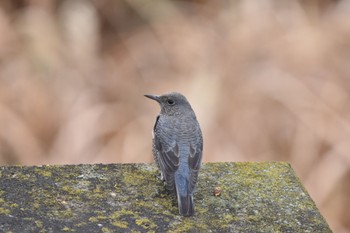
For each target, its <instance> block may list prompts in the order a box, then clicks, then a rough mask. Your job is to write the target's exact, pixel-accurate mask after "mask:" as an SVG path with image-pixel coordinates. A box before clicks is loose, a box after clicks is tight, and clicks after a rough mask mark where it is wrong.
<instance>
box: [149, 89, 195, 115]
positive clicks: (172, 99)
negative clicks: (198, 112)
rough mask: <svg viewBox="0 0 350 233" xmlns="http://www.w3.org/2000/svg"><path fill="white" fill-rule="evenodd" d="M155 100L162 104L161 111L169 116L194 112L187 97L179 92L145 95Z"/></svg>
mask: <svg viewBox="0 0 350 233" xmlns="http://www.w3.org/2000/svg"><path fill="white" fill-rule="evenodd" d="M145 96H146V97H147V98H150V99H152V100H155V101H157V102H158V103H159V105H160V109H161V110H160V113H161V114H163V115H167V116H174V115H181V114H192V113H193V110H192V108H191V105H190V103H189V102H188V101H187V99H186V97H185V96H183V95H182V94H180V93H178V92H170V93H166V94H163V95H145Z"/></svg>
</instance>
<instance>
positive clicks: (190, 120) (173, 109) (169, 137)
mask: <svg viewBox="0 0 350 233" xmlns="http://www.w3.org/2000/svg"><path fill="white" fill-rule="evenodd" d="M145 96H146V97H148V98H150V99H153V100H155V101H157V102H158V103H159V105H160V108H161V110H160V113H159V115H158V116H157V119H156V123H155V125H154V128H153V156H154V159H155V161H156V163H157V165H158V168H159V169H160V173H161V179H162V180H164V182H165V186H166V188H167V189H168V190H169V191H170V192H172V193H174V194H176V196H177V202H178V206H179V212H180V214H181V215H183V216H192V215H194V203H193V192H194V189H195V185H196V183H197V177H198V171H199V168H200V166H201V162H202V151H203V138H202V132H201V129H200V126H199V123H198V121H197V118H196V115H195V113H194V112H193V110H192V108H191V105H190V103H189V102H188V101H187V99H186V97H185V96H183V95H182V94H180V93H177V92H171V93H167V94H164V95H160V96H158V95H145Z"/></svg>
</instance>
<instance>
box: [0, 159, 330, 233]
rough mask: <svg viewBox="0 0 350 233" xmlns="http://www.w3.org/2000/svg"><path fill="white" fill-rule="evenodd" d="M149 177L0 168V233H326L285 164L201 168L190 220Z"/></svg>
mask: <svg viewBox="0 0 350 233" xmlns="http://www.w3.org/2000/svg"><path fill="white" fill-rule="evenodd" d="M157 175H158V172H157V169H156V167H155V166H154V165H150V164H107V165H102V164H93V165H66V166H34V167H26V166H3V167H0V231H1V232H123V231H128V232H130V229H132V230H134V231H135V232H167V231H169V232H188V231H191V232H210V231H212V232H223V231H224V232H225V231H228V232H331V230H330V229H329V227H328V225H327V223H326V222H325V220H324V219H323V217H322V216H321V214H320V213H319V211H318V210H317V208H316V206H315V204H314V202H313V201H312V200H311V198H310V196H309V195H308V193H307V192H306V190H305V189H304V188H303V186H302V184H301V183H300V181H299V179H298V178H297V177H296V175H295V173H294V172H293V170H292V168H291V166H290V165H289V164H288V163H280V162H264V163H250V162H247V163H208V164H203V166H202V170H201V172H200V175H199V183H198V186H197V192H196V194H195V203H196V215H195V216H194V217H191V218H186V217H181V216H179V215H178V210H177V205H176V201H175V199H174V198H173V197H172V196H169V195H168V194H167V193H166V192H165V191H164V187H163V185H162V182H161V181H160V180H159V179H157ZM216 187H217V190H216V192H215V194H216V195H214V191H215V188H216ZM220 189H221V191H220Z"/></svg>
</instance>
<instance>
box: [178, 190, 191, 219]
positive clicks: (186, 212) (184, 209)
mask: <svg viewBox="0 0 350 233" xmlns="http://www.w3.org/2000/svg"><path fill="white" fill-rule="evenodd" d="M177 201H178V204H179V212H180V214H181V215H183V216H186V217H189V216H193V215H194V203H193V197H192V195H187V196H178V200H177Z"/></svg>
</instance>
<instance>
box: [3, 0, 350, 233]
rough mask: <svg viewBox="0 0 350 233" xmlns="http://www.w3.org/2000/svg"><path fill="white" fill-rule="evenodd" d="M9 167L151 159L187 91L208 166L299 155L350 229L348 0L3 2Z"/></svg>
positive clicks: (333, 215)
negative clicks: (174, 98) (154, 141)
mask: <svg viewBox="0 0 350 233" xmlns="http://www.w3.org/2000/svg"><path fill="white" fill-rule="evenodd" d="M0 35H1V36H0V129H1V130H0V164H28V165H29V164H46V163H50V164H63V163H100V162H103V163H110V162H151V161H152V155H151V134H150V132H151V129H152V127H153V122H154V120H155V117H156V114H157V113H158V111H159V107H158V106H157V105H156V104H155V103H153V102H151V101H150V100H147V99H146V98H144V97H143V94H146V93H149V94H161V93H164V92H167V91H174V90H176V91H180V92H182V93H184V94H185V95H186V96H187V97H188V99H189V100H190V101H191V103H192V106H193V108H194V110H195V111H196V113H197V117H198V119H199V121H200V123H201V125H202V129H203V132H204V139H205V151H204V160H205V161H207V162H208V161H268V160H279V161H290V162H291V164H292V166H293V167H294V169H295V170H296V172H297V173H298V175H299V176H300V177H301V179H302V180H303V183H304V184H305V186H306V188H307V189H308V191H309V192H310V194H311V196H312V197H313V199H314V200H315V201H316V203H317V205H318V207H319V208H320V210H321V212H322V213H323V215H324V216H325V217H326V218H327V221H328V222H329V224H330V225H331V227H332V229H333V230H334V232H350V212H349V207H350V201H349V200H350V199H349V196H350V1H349V0H342V1H331V0H329V1H327V0H323V1H322V0H319V1H317V0H312V1H311V0H310V1H291V0H289V1H287V0H275V1H274V0H265V1H252V0H247V1H206V0H197V1H165V0H158V1H137V0H124V1H112V0H91V1H87V0H86V1H83V0H75V1H69V0H66V1H63V0H49V1H46V0H2V1H1V2H0Z"/></svg>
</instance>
